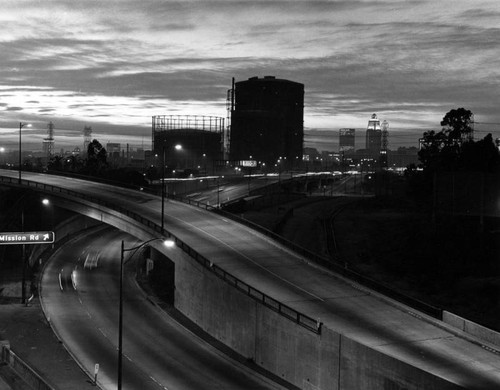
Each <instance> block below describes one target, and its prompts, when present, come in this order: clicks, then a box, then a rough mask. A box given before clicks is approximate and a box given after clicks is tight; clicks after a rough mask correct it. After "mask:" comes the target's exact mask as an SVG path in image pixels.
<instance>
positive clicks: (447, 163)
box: [418, 108, 474, 173]
mask: <svg viewBox="0 0 500 390" xmlns="http://www.w3.org/2000/svg"><path fill="white" fill-rule="evenodd" d="M473 122H474V114H473V113H472V111H470V110H466V109H465V108H457V109H453V110H451V111H449V112H447V113H446V115H445V116H444V117H443V120H442V121H441V126H443V128H442V129H441V131H439V132H437V133H436V132H435V131H434V130H431V131H428V132H425V133H424V136H423V139H422V148H421V149H420V151H419V152H418V157H419V160H420V162H421V163H422V167H423V168H424V171H427V173H433V172H436V171H455V170H456V169H457V167H458V160H459V156H460V153H461V148H462V145H463V144H464V143H465V142H471V141H472V134H473V127H472V125H473Z"/></svg>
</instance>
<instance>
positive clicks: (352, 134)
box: [339, 129, 356, 152]
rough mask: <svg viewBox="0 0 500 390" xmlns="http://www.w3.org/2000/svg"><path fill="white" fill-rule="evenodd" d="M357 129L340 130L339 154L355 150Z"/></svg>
mask: <svg viewBox="0 0 500 390" xmlns="http://www.w3.org/2000/svg"><path fill="white" fill-rule="evenodd" d="M355 139H356V129H340V130H339V152H346V151H351V150H354V149H355Z"/></svg>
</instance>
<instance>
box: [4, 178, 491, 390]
mask: <svg viewBox="0 0 500 390" xmlns="http://www.w3.org/2000/svg"><path fill="white" fill-rule="evenodd" d="M3 174H4V175H10V176H11V177H16V172H9V171H3ZM23 177H24V178H26V179H30V180H35V181H38V182H44V183H47V184H53V185H57V186H61V187H64V188H67V189H72V190H75V191H79V192H80V193H84V194H87V195H89V196H98V197H99V198H101V199H104V200H106V201H108V202H113V203H114V204H118V205H122V206H123V207H127V208H129V209H130V210H133V211H136V212H138V213H140V214H141V215H143V216H144V217H146V218H149V219H151V220H152V221H155V222H157V223H159V222H160V221H159V216H160V204H161V199H159V198H158V197H155V196H151V195H148V194H145V193H141V192H138V191H132V190H126V189H121V188H116V187H110V186H106V185H104V184H99V183H91V182H83V181H79V180H76V179H68V178H59V177H56V176H46V175H40V174H31V173H23ZM165 226H166V228H167V229H168V230H170V231H171V232H172V233H174V234H175V235H176V236H177V237H178V238H180V239H181V240H182V241H184V242H186V243H187V244H188V245H190V246H191V247H192V248H193V249H195V250H196V251H198V252H200V253H202V254H204V255H205V256H206V257H207V258H209V259H210V260H213V262H214V263H216V264H217V265H219V266H220V267H222V268H224V269H226V270H227V271H228V272H230V273H232V274H233V275H234V276H236V277H238V278H240V279H242V280H244V281H245V282H247V283H248V284H250V285H252V286H253V287H255V288H257V289H259V290H261V291H262V292H264V293H265V294H267V295H270V296H272V297H273V298H275V299H277V300H279V301H281V302H284V303H287V304H288V305H289V306H291V307H292V308H294V309H296V310H298V311H300V312H303V313H305V314H307V315H309V316H310V317H312V318H320V319H321V321H322V322H323V323H324V326H327V327H328V328H330V329H332V330H335V331H337V332H339V333H341V334H343V335H344V336H347V337H349V338H351V339H353V340H355V341H358V342H360V343H363V344H364V345H366V346H369V347H371V348H373V349H375V350H377V351H380V352H382V353H385V354H387V355H389V356H393V357H396V358H398V359H400V360H401V361H403V362H406V363H408V364H411V365H413V366H415V367H418V368H420V369H422V370H424V371H428V372H430V373H432V374H434V375H437V376H439V377H442V378H444V379H446V380H448V381H450V382H452V383H456V384H458V385H461V386H463V387H466V388H469V389H496V388H499V389H500V355H499V354H498V353H496V352H495V351H491V350H489V349H485V348H483V347H482V346H481V345H480V344H478V343H474V342H471V341H469V340H467V339H466V338H465V337H463V335H461V334H460V332H451V331H449V330H448V329H447V328H446V327H445V326H443V324H434V323H433V322H432V321H429V320H426V319H424V318H425V317H423V316H420V315H419V314H418V313H415V312H414V311H410V310H407V309H405V308H404V307H403V308H401V307H399V306H396V305H393V304H390V303H388V302H387V301H386V300H384V299H380V298H378V297H377V295H376V294H373V293H371V292H369V291H368V290H365V289H360V288H359V287H358V286H357V285H356V284H353V283H350V282H349V281H346V280H344V279H342V278H340V277H337V276H336V275H334V274H332V273H331V272H328V271H326V270H324V269H322V268H319V267H315V266H311V265H309V264H307V263H306V262H305V261H304V259H303V258H301V257H300V256H298V255H296V254H295V253H293V252H291V251H289V250H287V249H285V248H283V247H281V246H280V245H278V244H277V243H275V242H273V241H272V240H270V239H269V238H267V237H265V236H263V235H261V234H259V233H257V232H255V231H253V230H251V229H249V228H247V227H245V226H242V225H239V224H238V223H235V222H232V221H230V220H228V219H226V218H224V217H221V216H219V215H216V214H213V213H210V212H208V211H205V210H202V209H197V208H193V207H190V206H188V205H185V204H181V203H178V202H173V201H169V202H168V204H167V206H166V217H165ZM402 261H404V259H402Z"/></svg>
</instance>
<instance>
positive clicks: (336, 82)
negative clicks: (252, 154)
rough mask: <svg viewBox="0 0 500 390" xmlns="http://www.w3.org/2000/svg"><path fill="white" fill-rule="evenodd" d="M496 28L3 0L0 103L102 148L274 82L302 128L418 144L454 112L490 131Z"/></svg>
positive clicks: (366, 10) (366, 11)
mask: <svg viewBox="0 0 500 390" xmlns="http://www.w3.org/2000/svg"><path fill="white" fill-rule="evenodd" d="M499 19H500V13H499V11H498V5H497V3H496V2H495V1H483V0H481V1H479V0H478V1H474V2H473V4H471V2H468V1H464V0H454V1H451V0H443V1H440V2H435V1H430V0H419V1H405V2H402V1H399V0H387V1H361V0H359V1H356V0H349V1H348V0H344V1H326V0H325V1H315V0H308V1H305V0H304V1H299V0H293V1H268V0H266V1H253V2H248V1H227V0H219V1H211V0H203V1H201V0H200V1H160V0H151V1H147V2H137V1H135V0H110V1H105V2H104V1H100V2H96V1H90V2H76V3H75V2H68V1H66V0H58V1H50V2H43V3H40V2H38V1H23V2H22V4H21V3H20V2H6V3H5V4H2V14H1V15H0V33H1V34H0V50H1V51H2V53H5V54H4V55H2V56H1V57H0V69H1V70H2V80H1V81H0V102H2V103H1V104H0V107H4V109H3V110H2V112H3V113H4V114H5V118H3V121H4V122H5V123H13V124H15V123H16V122H17V121H18V120H19V118H18V116H19V115H18V114H19V110H17V111H16V108H18V109H21V108H22V113H23V116H26V118H28V119H30V120H31V119H34V120H36V119H37V116H38V115H39V116H40V118H39V119H40V120H41V121H47V120H53V121H54V122H58V123H59V122H61V121H64V123H74V124H77V125H78V126H80V125H81V124H82V123H85V121H87V120H88V121H90V122H91V123H95V124H96V126H103V128H106V129H109V131H110V132H111V131H113V132H117V133H116V134H114V133H110V134H109V137H110V138H112V137H113V136H114V135H116V136H117V137H118V136H126V135H132V134H133V131H132V130H130V131H127V132H126V134H123V133H122V132H120V131H119V129H118V128H117V127H115V126H118V125H119V126H127V128H128V129H133V128H134V126H135V128H136V132H142V131H143V130H144V129H145V128H147V126H149V123H150V118H151V116H152V115H160V114H169V113H182V114H192V115H216V116H222V117H224V116H226V114H227V112H226V108H225V103H226V94H227V90H228V89H229V88H230V87H231V78H232V77H235V78H236V81H241V80H246V79H247V78H249V77H252V76H264V75H275V76H277V77H278V78H283V79H289V80H293V81H297V82H300V83H303V84H304V85H305V91H306V93H305V118H304V122H305V126H306V128H307V129H308V130H307V131H312V130H313V129H315V128H316V129H338V128H340V127H355V128H363V127H365V126H366V121H367V118H368V117H369V115H371V113H373V112H377V113H379V116H383V117H384V118H386V119H387V120H389V122H390V123H391V129H394V131H397V130H398V129H408V131H409V130H410V129H413V131H414V132H413V134H415V136H418V135H417V133H418V131H420V129H423V128H429V127H432V126H436V125H438V123H439V121H440V120H441V118H442V117H443V115H444V113H446V112H447V111H449V110H450V109H451V108H455V107H459V106H460V107H461V106H464V107H467V108H469V109H471V110H472V111H473V112H474V113H475V114H476V118H481V117H483V118H486V117H487V118H488V122H500V118H499V114H498V109H497V107H496V106H497V104H498V101H500V99H499V98H500V95H499V93H500V92H499V91H500V88H499V83H500V57H498V51H499V45H500V44H499V43H498V39H497V37H498V36H499V32H500V31H499V28H498V20H499ZM19 20H22V21H23V23H22V28H19V27H20V26H19ZM8 126H11V125H8ZM68 129H69V128H68ZM415 130H416V131H415ZM499 136H500V134H499ZM405 137H406V136H405Z"/></svg>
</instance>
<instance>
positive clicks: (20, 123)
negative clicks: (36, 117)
mask: <svg viewBox="0 0 500 390" xmlns="http://www.w3.org/2000/svg"><path fill="white" fill-rule="evenodd" d="M24 126H26V127H31V123H23V122H19V184H21V163H22V159H21V129H22V128H23V127H24Z"/></svg>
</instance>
